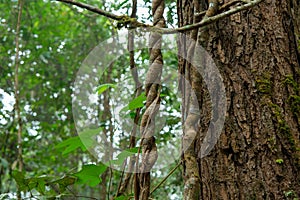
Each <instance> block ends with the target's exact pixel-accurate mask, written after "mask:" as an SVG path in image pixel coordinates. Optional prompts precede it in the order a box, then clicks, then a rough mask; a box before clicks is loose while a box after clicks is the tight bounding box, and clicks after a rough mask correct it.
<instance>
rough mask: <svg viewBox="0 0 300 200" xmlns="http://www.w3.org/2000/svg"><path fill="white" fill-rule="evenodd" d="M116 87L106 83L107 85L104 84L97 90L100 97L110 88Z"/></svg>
mask: <svg viewBox="0 0 300 200" xmlns="http://www.w3.org/2000/svg"><path fill="white" fill-rule="evenodd" d="M115 87H116V85H115V84H111V83H106V84H102V85H100V86H98V87H97V89H96V91H97V92H98V94H99V95H100V94H102V93H103V92H105V91H106V90H107V89H108V88H115Z"/></svg>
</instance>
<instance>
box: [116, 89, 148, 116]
mask: <svg viewBox="0 0 300 200" xmlns="http://www.w3.org/2000/svg"><path fill="white" fill-rule="evenodd" d="M146 99H147V98H146V95H145V93H144V92H143V93H142V94H141V95H139V96H138V97H136V98H135V99H133V100H132V101H130V102H129V104H128V105H127V106H125V107H124V108H122V110H121V111H120V112H124V111H128V110H131V111H132V110H135V109H137V108H142V107H144V102H145V101H146Z"/></svg>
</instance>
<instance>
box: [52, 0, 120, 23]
mask: <svg viewBox="0 0 300 200" xmlns="http://www.w3.org/2000/svg"><path fill="white" fill-rule="evenodd" d="M56 1H60V2H63V3H67V4H71V5H75V6H78V7H80V8H84V9H87V10H89V11H92V12H94V13H97V14H99V15H103V16H105V17H108V18H110V19H114V20H120V19H122V18H123V17H124V16H119V15H115V14H112V13H111V12H108V11H105V10H102V9H100V8H96V7H93V6H91V5H89V4H85V3H81V2H76V1H74V0H56Z"/></svg>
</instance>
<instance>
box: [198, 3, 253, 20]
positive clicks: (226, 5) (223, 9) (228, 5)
mask: <svg viewBox="0 0 300 200" xmlns="http://www.w3.org/2000/svg"><path fill="white" fill-rule="evenodd" d="M237 3H249V2H245V0H232V1H229V2H227V3H225V4H223V5H222V6H221V7H220V8H219V12H223V11H225V10H227V9H228V8H229V7H230V6H233V5H235V4H237ZM205 13H206V10H204V11H202V12H200V13H196V14H195V16H197V17H198V16H199V17H201V16H204V15H205Z"/></svg>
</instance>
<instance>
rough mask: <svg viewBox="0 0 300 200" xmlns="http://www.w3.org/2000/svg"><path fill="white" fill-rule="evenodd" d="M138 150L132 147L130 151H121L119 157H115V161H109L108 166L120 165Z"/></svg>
mask: <svg viewBox="0 0 300 200" xmlns="http://www.w3.org/2000/svg"><path fill="white" fill-rule="evenodd" d="M138 150H139V147H134V148H131V149H126V150H124V151H122V152H121V153H120V154H119V155H117V159H116V160H111V161H110V164H113V165H122V164H123V163H124V161H125V159H126V158H128V157H130V156H134V155H135V154H136V153H137V152H138Z"/></svg>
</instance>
